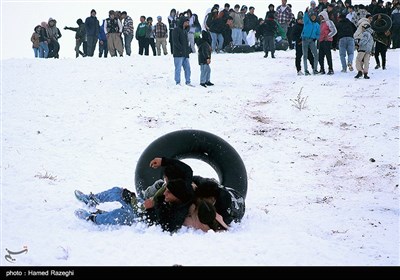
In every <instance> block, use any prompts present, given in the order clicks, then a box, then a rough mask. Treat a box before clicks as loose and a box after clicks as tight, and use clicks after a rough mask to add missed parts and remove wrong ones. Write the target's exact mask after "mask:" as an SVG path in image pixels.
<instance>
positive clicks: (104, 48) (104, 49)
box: [99, 19, 108, 58]
mask: <svg viewBox="0 0 400 280" xmlns="http://www.w3.org/2000/svg"><path fill="white" fill-rule="evenodd" d="M105 21H106V20H105V19H104V20H103V23H102V24H101V26H100V32H99V57H102V56H103V55H104V58H106V57H107V54H108V44H107V36H106V33H105V31H104V23H105Z"/></svg>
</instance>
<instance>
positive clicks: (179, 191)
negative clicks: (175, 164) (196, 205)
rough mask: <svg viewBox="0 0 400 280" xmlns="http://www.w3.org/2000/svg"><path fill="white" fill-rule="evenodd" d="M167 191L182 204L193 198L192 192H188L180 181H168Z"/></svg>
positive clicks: (183, 182)
mask: <svg viewBox="0 0 400 280" xmlns="http://www.w3.org/2000/svg"><path fill="white" fill-rule="evenodd" d="M167 189H168V190H169V191H170V192H171V193H172V194H173V195H174V196H176V197H177V198H178V199H179V200H180V201H182V202H183V203H185V202H188V201H189V200H191V199H192V198H193V192H190V191H189V189H188V187H187V186H186V184H185V181H183V180H182V179H178V180H169V181H168V184H167Z"/></svg>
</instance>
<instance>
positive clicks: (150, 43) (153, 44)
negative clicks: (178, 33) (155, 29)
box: [148, 38, 157, 56]
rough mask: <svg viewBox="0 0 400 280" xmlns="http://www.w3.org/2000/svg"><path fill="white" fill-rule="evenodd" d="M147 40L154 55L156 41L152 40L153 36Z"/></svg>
mask: <svg viewBox="0 0 400 280" xmlns="http://www.w3.org/2000/svg"><path fill="white" fill-rule="evenodd" d="M148 41H149V45H150V47H151V49H152V51H153V55H154V56H156V55H157V52H156V43H155V42H154V38H148Z"/></svg>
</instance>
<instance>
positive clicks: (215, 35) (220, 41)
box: [210, 32, 224, 52]
mask: <svg viewBox="0 0 400 280" xmlns="http://www.w3.org/2000/svg"><path fill="white" fill-rule="evenodd" d="M210 33H211V48H212V51H213V52H215V51H216V48H217V42H218V50H219V51H220V50H222V46H223V45H224V36H222V34H221V33H214V32H210Z"/></svg>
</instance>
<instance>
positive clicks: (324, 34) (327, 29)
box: [319, 11, 337, 75]
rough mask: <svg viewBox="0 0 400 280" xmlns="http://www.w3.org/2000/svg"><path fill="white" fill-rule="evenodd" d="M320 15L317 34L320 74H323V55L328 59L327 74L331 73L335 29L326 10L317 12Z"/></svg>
mask: <svg viewBox="0 0 400 280" xmlns="http://www.w3.org/2000/svg"><path fill="white" fill-rule="evenodd" d="M319 17H320V22H321V24H320V30H321V31H320V36H319V65H320V67H321V70H320V74H325V67H324V60H325V57H326V59H327V61H328V67H329V71H328V75H333V73H334V72H333V64H332V53H331V49H332V42H333V36H335V35H336V33H337V30H336V27H335V24H334V23H333V21H331V20H330V19H329V17H328V13H327V12H326V11H322V12H320V13H319Z"/></svg>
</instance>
